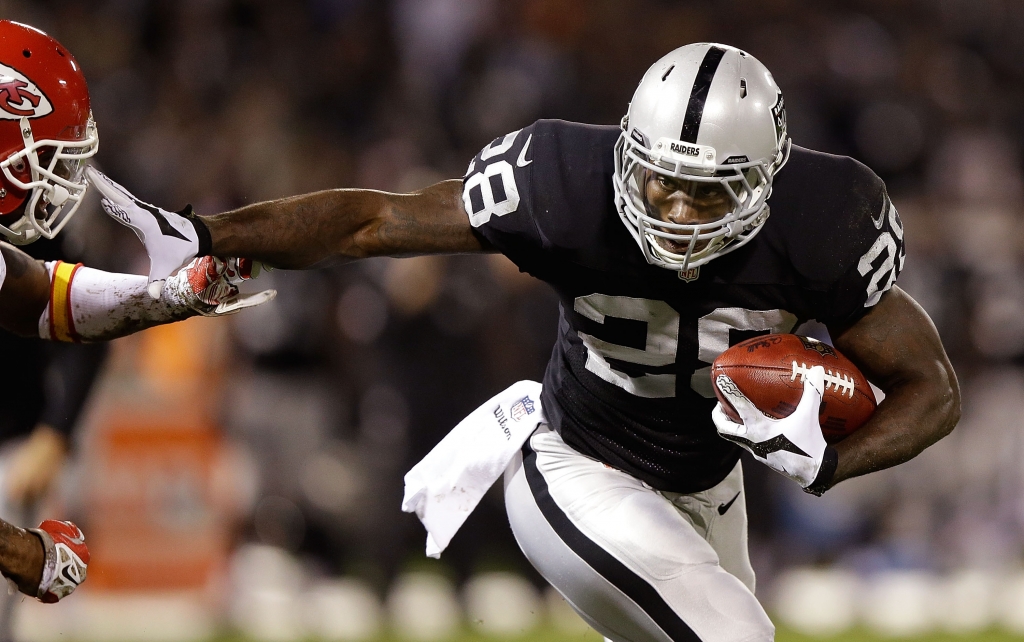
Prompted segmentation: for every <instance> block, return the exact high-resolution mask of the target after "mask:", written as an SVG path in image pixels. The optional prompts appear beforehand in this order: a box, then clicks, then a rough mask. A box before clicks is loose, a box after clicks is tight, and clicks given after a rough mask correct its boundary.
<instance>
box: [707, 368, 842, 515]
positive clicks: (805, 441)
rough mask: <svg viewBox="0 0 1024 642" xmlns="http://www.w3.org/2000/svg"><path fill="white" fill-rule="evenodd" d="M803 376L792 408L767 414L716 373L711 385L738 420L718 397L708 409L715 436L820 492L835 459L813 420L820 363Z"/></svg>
mask: <svg viewBox="0 0 1024 642" xmlns="http://www.w3.org/2000/svg"><path fill="white" fill-rule="evenodd" d="M803 380H804V392H803V396H801V397H800V403H799V404H797V407H796V410H794V411H793V414H791V415H789V416H788V417H785V418H783V419H773V418H771V417H768V416H766V415H765V414H764V413H762V412H761V411H760V410H758V409H757V407H756V406H754V404H753V403H751V401H750V400H749V399H747V397H746V396H745V395H744V394H743V393H742V392H741V391H740V389H739V388H738V387H737V386H736V384H735V383H734V382H733V380H732V379H730V378H729V377H728V376H727V375H724V374H720V375H718V376H717V377H716V378H715V386H716V387H717V388H718V390H719V391H720V392H721V393H722V394H723V395H724V397H725V398H726V399H728V400H729V403H730V404H731V405H732V407H733V408H734V409H735V410H736V413H737V414H738V415H739V416H740V419H742V421H743V423H736V422H734V421H732V420H731V419H729V417H728V415H726V414H725V410H724V409H723V408H722V404H721V402H719V403H718V405H716V406H715V409H714V410H713V411H712V412H711V418H712V420H713V421H714V422H715V427H716V428H717V429H718V434H719V435H720V436H722V437H723V438H725V439H728V440H729V441H731V442H734V443H737V444H739V445H740V446H743V447H744V448H746V449H747V450H748V451H750V453H751V454H753V455H754V457H755V458H757V459H758V461H761V462H764V463H765V464H767V465H768V466H769V467H770V468H771V469H772V470H775V471H777V472H780V473H782V474H783V475H785V476H786V477H789V478H790V479H792V480H793V481H795V482H797V483H798V484H800V486H802V487H803V488H804V490H806V491H807V492H809V493H812V494H815V495H820V494H821V493H823V492H825V490H826V489H827V488H828V485H829V484H830V483H831V480H832V476H833V475H834V474H835V469H836V464H837V456H836V451H835V449H833V448H832V447H831V446H829V445H828V444H826V443H825V437H824V436H823V435H822V432H821V425H820V424H819V422H818V408H819V407H820V406H821V397H822V394H823V393H824V389H825V369H824V368H822V367H821V366H815V367H813V368H811V369H810V371H809V372H808V373H807V374H806V375H804V377H803Z"/></svg>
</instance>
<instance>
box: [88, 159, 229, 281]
mask: <svg viewBox="0 0 1024 642" xmlns="http://www.w3.org/2000/svg"><path fill="white" fill-rule="evenodd" d="M86 175H87V176H88V177H89V182H90V183H91V184H92V185H93V186H94V187H96V189H97V190H99V192H100V194H102V195H103V200H101V201H100V205H102V207H103V210H104V211H105V212H106V213H107V214H109V215H110V216H111V217H113V218H114V219H116V220H117V221H118V222H119V223H121V224H122V225H126V226H128V227H130V228H131V229H132V230H133V231H134V232H135V234H136V235H138V237H139V240H141V241H142V243H143V245H145V246H146V253H147V254H149V283H150V286H149V293H150V295H151V296H152V297H153V298H154V299H156V298H159V296H160V290H161V289H162V288H163V285H164V281H165V280H166V279H167V278H168V277H170V276H171V275H172V274H174V273H175V272H177V271H178V270H179V269H180V268H182V267H184V266H185V265H186V264H187V263H188V262H189V261H191V260H192V259H193V258H195V257H197V256H204V255H206V254H209V247H210V239H209V232H207V231H206V228H205V227H204V226H202V225H195V224H194V223H193V219H194V218H195V214H194V213H193V212H192V206H191V205H188V206H186V207H185V209H184V210H182V211H181V212H177V213H176V212H168V211H167V210H164V209H161V208H159V207H156V206H155V205H150V204H149V203H145V202H143V201H140V200H139V199H137V198H135V196H133V195H132V193H131V192H129V191H128V190H126V189H125V188H123V187H121V186H120V185H118V184H117V183H115V182H114V181H112V180H111V179H110V178H108V177H107V176H106V175H105V174H103V173H102V172H100V171H99V170H97V169H95V168H93V167H89V168H88V169H87V170H86Z"/></svg>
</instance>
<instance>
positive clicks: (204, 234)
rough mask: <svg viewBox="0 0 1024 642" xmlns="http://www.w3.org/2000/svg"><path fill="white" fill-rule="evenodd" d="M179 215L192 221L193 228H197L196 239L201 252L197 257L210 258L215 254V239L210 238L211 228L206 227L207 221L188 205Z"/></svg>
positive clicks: (197, 253)
mask: <svg viewBox="0 0 1024 642" xmlns="http://www.w3.org/2000/svg"><path fill="white" fill-rule="evenodd" d="M178 214H180V215H181V216H184V217H185V218H187V219H188V220H189V221H191V222H192V227H194V228H196V239H197V241H198V242H199V251H198V252H196V256H210V255H211V254H213V239H212V238H210V228H208V227H206V221H204V220H203V219H202V217H201V216H198V215H196V211H195V210H194V209H192V205H186V206H185V209H183V210H181V211H180V212H178Z"/></svg>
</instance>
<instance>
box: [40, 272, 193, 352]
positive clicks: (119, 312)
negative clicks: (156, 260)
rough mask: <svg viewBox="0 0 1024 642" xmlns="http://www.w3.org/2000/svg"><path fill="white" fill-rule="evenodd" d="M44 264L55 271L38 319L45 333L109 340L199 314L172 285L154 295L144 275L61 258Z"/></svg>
mask: <svg viewBox="0 0 1024 642" xmlns="http://www.w3.org/2000/svg"><path fill="white" fill-rule="evenodd" d="M46 268H47V271H48V272H49V274H50V277H51V279H50V280H51V284H50V300H49V304H48V305H47V306H46V307H45V309H44V310H43V312H42V314H41V315H40V316H39V320H38V333H39V336H40V337H42V338H44V339H53V340H57V341H76V342H93V341H107V340H110V339H116V338H118V337H123V336H126V335H129V334H132V333H134V332H138V331H139V330H144V329H146V328H149V327H152V326H155V325H161V324H164V323H170V322H172V321H180V320H182V319H186V318H188V317H191V316H195V315H196V312H195V311H193V310H192V309H191V308H189V307H188V305H186V304H185V303H184V302H183V301H181V300H178V299H177V298H176V297H175V296H174V293H173V292H172V291H171V290H170V289H169V288H164V289H163V292H162V294H161V295H160V298H159V299H153V298H152V297H151V296H150V295H149V292H148V291H147V289H146V286H147V285H148V281H147V279H146V277H144V276H137V275H134V274H117V273H112V272H103V271H101V270H93V269H91V268H87V267H81V266H73V265H71V264H68V263H61V262H57V263H48V264H46Z"/></svg>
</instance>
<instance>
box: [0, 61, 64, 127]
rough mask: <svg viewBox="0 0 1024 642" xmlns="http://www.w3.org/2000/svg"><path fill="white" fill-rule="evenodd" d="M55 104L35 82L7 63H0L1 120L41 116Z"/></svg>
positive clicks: (50, 110)
mask: <svg viewBox="0 0 1024 642" xmlns="http://www.w3.org/2000/svg"><path fill="white" fill-rule="evenodd" d="M52 111H53V106H52V105H51V104H50V101H49V100H48V99H47V98H46V96H45V95H44V94H43V92H41V91H40V90H39V88H38V87H36V85H35V83H33V82H32V81H31V80H29V79H28V78H26V77H25V76H24V75H23V74H20V73H18V72H17V71H15V70H14V69H12V68H11V67H8V66H7V65H0V120H19V119H21V118H41V117H42V116H45V115H47V114H49V113H50V112H52Z"/></svg>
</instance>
